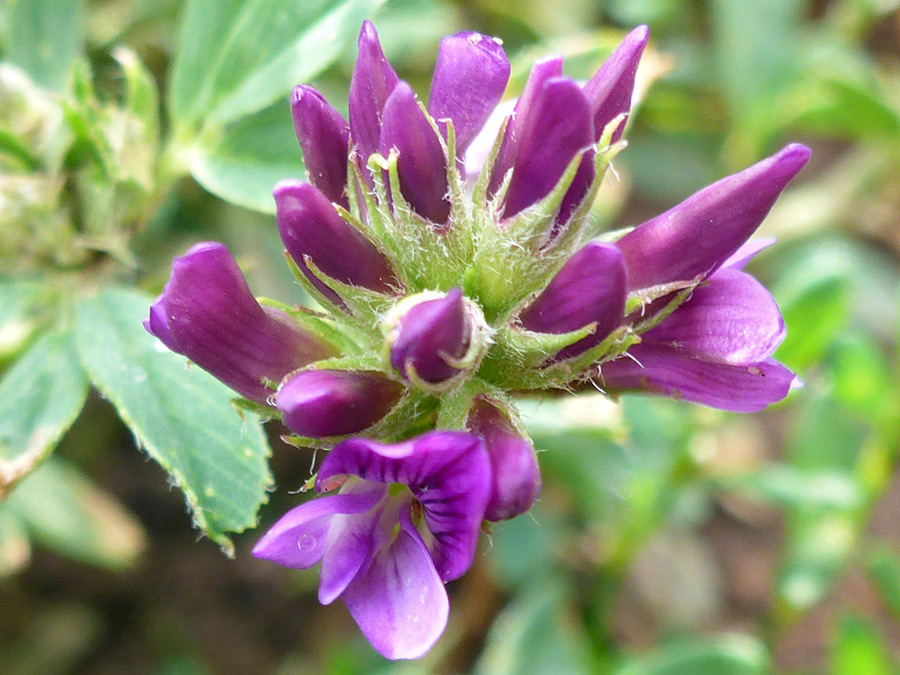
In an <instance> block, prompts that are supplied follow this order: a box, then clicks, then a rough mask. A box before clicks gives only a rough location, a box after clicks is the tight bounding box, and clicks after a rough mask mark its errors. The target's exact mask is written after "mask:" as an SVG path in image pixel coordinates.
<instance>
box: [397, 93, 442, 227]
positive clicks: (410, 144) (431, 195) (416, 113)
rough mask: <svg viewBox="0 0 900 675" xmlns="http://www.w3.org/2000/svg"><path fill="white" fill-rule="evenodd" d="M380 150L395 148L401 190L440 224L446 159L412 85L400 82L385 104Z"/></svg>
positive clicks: (427, 215) (421, 210) (426, 215)
mask: <svg viewBox="0 0 900 675" xmlns="http://www.w3.org/2000/svg"><path fill="white" fill-rule="evenodd" d="M380 148H381V154H382V155H384V156H387V155H388V154H389V153H390V151H391V150H397V152H398V153H399V157H398V158H397V173H398V174H399V178H400V190H401V192H402V193H403V196H404V197H405V198H406V201H408V202H409V205H410V206H412V208H413V209H414V210H415V211H416V213H418V214H419V215H421V216H424V217H425V218H427V219H428V220H430V221H431V222H433V223H438V224H440V225H443V224H444V223H446V222H447V218H448V217H449V215H450V202H449V201H447V162H446V159H445V158H444V150H443V149H442V148H441V143H440V141H439V140H438V136H437V134H436V133H435V131H434V128H433V127H432V126H431V123H430V122H429V121H428V119H427V118H426V117H425V113H424V112H423V111H422V109H421V108H420V107H419V102H418V101H417V100H416V95H415V93H414V92H413V90H412V88H411V87H410V86H409V85H408V84H407V83H406V82H401V83H400V84H398V85H397V86H396V87H395V88H394V91H393V93H392V94H391V96H390V98H388V100H387V103H385V105H384V117H383V120H382V126H381V144H380Z"/></svg>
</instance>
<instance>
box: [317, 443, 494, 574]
mask: <svg viewBox="0 0 900 675" xmlns="http://www.w3.org/2000/svg"><path fill="white" fill-rule="evenodd" d="M345 475H349V476H358V477H360V478H363V479H365V480H371V481H378V482H381V483H402V484H404V485H408V486H409V489H410V491H411V492H412V494H413V496H414V497H415V498H416V499H417V500H418V501H419V502H420V503H421V505H422V509H423V511H424V517H425V525H426V526H427V528H428V530H429V532H431V534H432V535H433V536H434V539H435V541H434V545H433V547H432V557H433V558H434V564H435V567H436V568H437V571H438V574H439V575H440V577H441V579H443V580H444V581H451V580H452V579H456V578H458V577H459V576H461V575H462V574H463V573H464V572H465V571H466V570H467V569H468V568H469V566H470V565H471V564H472V560H473V558H474V556H475V548H476V546H477V543H478V531H479V526H480V523H481V520H482V519H483V518H484V510H485V506H486V505H487V500H488V498H489V496H490V489H491V466H490V460H489V459H488V456H487V453H486V451H485V449H484V443H483V442H482V440H481V438H479V437H478V436H475V435H474V434H468V433H464V432H458V431H433V432H429V433H425V434H422V435H421V436H417V437H416V438H414V439H411V440H409V441H404V442H402V443H396V444H393V445H391V444H385V443H378V442H376V441H372V440H369V439H364V438H352V439H349V440H346V441H344V442H343V443H340V444H339V445H338V446H337V447H335V449H334V450H332V451H331V452H330V453H329V455H328V457H326V458H325V461H324V462H322V467H321V468H320V469H319V475H318V478H317V480H316V489H317V490H319V491H322V490H326V489H328V487H329V485H330V484H331V483H332V481H333V479H334V478H335V477H337V476H345Z"/></svg>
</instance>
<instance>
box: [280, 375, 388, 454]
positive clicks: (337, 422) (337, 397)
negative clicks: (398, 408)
mask: <svg viewBox="0 0 900 675" xmlns="http://www.w3.org/2000/svg"><path fill="white" fill-rule="evenodd" d="M402 393H403V386H402V385H401V384H400V383H398V382H394V381H393V380H389V379H387V378H386V377H385V376H384V375H382V374H381V373H376V372H355V371H353V372H348V371H343V370H304V371H301V372H299V373H296V374H295V375H292V376H291V377H289V378H288V379H287V380H286V381H285V382H284V383H282V385H281V387H279V389H278V394H277V395H276V396H275V406H276V407H277V408H278V409H279V410H280V411H281V412H282V414H283V416H284V423H285V424H286V425H287V427H288V428H289V429H290V430H291V431H293V432H294V433H296V434H299V435H301V436H308V437H311V438H322V437H326V436H343V435H345V434H355V433H356V432H358V431H362V430H363V429H366V428H368V427H370V426H372V425H373V424H375V422H377V421H378V420H380V419H381V418H382V417H384V416H385V415H387V414H388V412H390V410H391V408H393V407H394V405H395V404H396V403H397V401H398V400H399V399H400V396H401V394H402Z"/></svg>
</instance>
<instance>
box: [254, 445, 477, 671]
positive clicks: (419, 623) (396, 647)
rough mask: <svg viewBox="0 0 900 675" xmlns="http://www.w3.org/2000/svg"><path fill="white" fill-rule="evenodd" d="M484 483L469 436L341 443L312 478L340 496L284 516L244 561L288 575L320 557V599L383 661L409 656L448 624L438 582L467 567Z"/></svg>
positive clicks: (425, 646)
mask: <svg viewBox="0 0 900 675" xmlns="http://www.w3.org/2000/svg"><path fill="white" fill-rule="evenodd" d="M490 485H491V467H490V462H489V460H488V457H487V453H486V452H485V450H484V445H483V443H482V441H481V439H480V438H479V437H478V436H475V435H472V434H467V433H463V432H451V431H435V432H431V433H427V434H423V435H422V436H419V437H417V438H415V439H413V440H410V441H404V442H402V443H397V444H395V445H386V444H383V443H377V442H375V441H369V440H364V439H352V440H348V441H344V442H343V443H341V444H340V445H338V446H337V447H336V448H335V449H334V450H332V451H331V452H330V453H329V455H328V457H326V458H325V461H324V462H323V463H322V467H321V469H320V470H319V474H318V478H317V479H316V490H317V491H318V492H320V493H322V492H327V491H330V490H333V489H335V488H338V487H340V491H339V493H338V494H336V495H329V496H325V497H319V498H318V499H314V500H313V501H311V502H307V503H306V504H303V505H301V506H298V507H297V508H295V509H293V510H292V511H289V512H288V513H287V514H285V516H284V517H282V518H281V519H280V520H279V521H278V522H277V523H275V525H274V526H273V527H272V529H270V530H269V531H268V532H267V533H266V534H265V536H263V538H262V539H261V540H260V541H259V543H258V544H257V545H256V546H255V547H254V549H253V555H254V556H256V557H257V558H266V559H268V560H272V561H274V562H277V563H278V564H280V565H284V566H285V567H293V568H297V569H305V568H307V567H312V566H313V565H315V564H316V563H318V562H320V561H321V563H322V570H321V573H320V578H321V581H320V584H319V600H320V601H321V602H322V603H323V604H330V603H332V602H334V600H336V599H337V598H339V597H340V598H341V599H342V600H343V601H344V604H345V605H346V606H347V609H349V610H350V614H351V615H352V616H353V618H354V619H355V620H356V623H357V624H358V625H359V627H360V629H361V630H362V632H363V635H365V636H366V638H367V639H368V640H369V642H370V643H372V646H373V647H375V649H377V650H378V651H379V652H380V653H381V654H383V655H384V656H386V657H387V658H390V659H413V658H418V657H419V656H422V655H423V654H424V653H425V652H426V651H428V649H430V648H431V646H432V645H433V644H434V642H435V641H436V640H437V639H438V637H440V635H441V633H442V632H443V630H444V626H445V625H446V623H447V614H448V609H449V604H448V599H447V592H446V590H444V583H446V582H448V581H452V580H453V579H456V578H458V577H460V576H462V574H464V573H465V571H466V570H467V569H468V568H469V567H470V566H471V564H472V560H473V558H474V556H475V548H476V545H477V543H478V533H479V528H480V525H481V520H482V518H483V517H484V510H485V506H486V504H487V500H488V496H489V490H490Z"/></svg>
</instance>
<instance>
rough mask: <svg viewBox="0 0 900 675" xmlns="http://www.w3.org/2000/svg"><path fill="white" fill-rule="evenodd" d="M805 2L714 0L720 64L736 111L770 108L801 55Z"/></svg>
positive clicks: (738, 112) (719, 67)
mask: <svg viewBox="0 0 900 675" xmlns="http://www.w3.org/2000/svg"><path fill="white" fill-rule="evenodd" d="M804 4H805V2H804V0H756V2H745V0H714V2H712V3H711V19H712V27H713V31H714V34H715V43H716V55H715V61H714V62H715V64H716V66H717V67H718V70H719V76H720V80H721V82H722V84H723V87H724V88H725V91H726V94H727V95H728V98H729V102H730V104H731V107H732V110H733V111H734V112H735V113H736V114H738V115H741V114H746V112H747V110H748V109H750V108H752V107H754V106H764V104H765V102H766V101H767V100H768V99H769V98H770V97H771V96H772V94H773V93H774V91H775V90H777V89H778V88H779V87H780V85H782V84H783V82H784V80H785V78H786V76H787V75H788V74H789V73H790V71H791V68H792V66H793V64H794V61H795V59H796V51H797V40H796V32H797V25H798V24H799V22H800V19H801V17H802V14H803V7H804Z"/></svg>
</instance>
